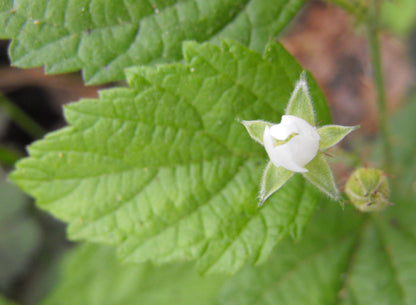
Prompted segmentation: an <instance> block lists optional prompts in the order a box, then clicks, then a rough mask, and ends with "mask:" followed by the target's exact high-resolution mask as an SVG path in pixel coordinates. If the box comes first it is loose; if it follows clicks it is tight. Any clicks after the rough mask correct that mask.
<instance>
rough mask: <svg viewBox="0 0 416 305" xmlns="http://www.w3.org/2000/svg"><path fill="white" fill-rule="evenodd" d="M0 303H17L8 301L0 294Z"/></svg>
mask: <svg viewBox="0 0 416 305" xmlns="http://www.w3.org/2000/svg"><path fill="white" fill-rule="evenodd" d="M0 305H17V303H15V302H12V301H9V300H7V299H6V298H4V297H2V296H1V295H0Z"/></svg>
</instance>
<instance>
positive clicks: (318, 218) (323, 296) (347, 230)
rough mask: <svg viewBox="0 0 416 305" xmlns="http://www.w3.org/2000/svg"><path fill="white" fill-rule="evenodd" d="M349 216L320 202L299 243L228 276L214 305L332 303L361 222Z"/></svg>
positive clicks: (350, 213)
mask: <svg viewBox="0 0 416 305" xmlns="http://www.w3.org/2000/svg"><path fill="white" fill-rule="evenodd" d="M354 214H355V211H353V209H352V208H346V209H345V210H344V211H343V210H341V209H339V207H337V206H336V205H334V204H333V203H332V202H326V203H325V204H322V205H321V206H320V208H319V210H318V211H317V213H315V215H314V216H313V218H312V220H311V222H310V224H309V225H308V227H307V230H306V231H305V234H304V236H303V238H302V240H301V241H300V242H297V243H293V242H292V241H290V240H286V241H285V242H283V243H282V244H281V245H279V249H278V250H276V251H274V252H273V254H272V255H271V257H270V259H269V260H268V261H267V262H266V263H265V264H264V265H262V266H259V267H256V268H254V267H251V266H247V267H246V268H244V269H243V270H242V271H241V272H239V273H238V274H237V275H235V276H234V277H232V278H230V279H229V280H228V281H227V282H226V284H225V285H224V288H223V289H222V291H221V295H220V301H219V302H218V303H219V304H227V305H234V304H236V305H237V304H238V305H266V304H267V305H268V304H270V305H275V304H279V305H291V304H308V305H330V304H337V300H338V297H339V292H340V290H341V289H342V288H343V285H344V282H345V278H344V277H345V273H346V272H347V271H348V269H349V268H350V263H349V260H350V259H351V257H352V255H353V253H354V249H355V248H356V246H357V242H358V240H359V233H360V231H359V230H360V227H361V226H362V225H363V224H364V223H363V219H362V218H361V217H357V216H356V215H354ZM343 275H344V276H343ZM362 304H363V305H364V304H373V303H362ZM374 304H375V303H374Z"/></svg>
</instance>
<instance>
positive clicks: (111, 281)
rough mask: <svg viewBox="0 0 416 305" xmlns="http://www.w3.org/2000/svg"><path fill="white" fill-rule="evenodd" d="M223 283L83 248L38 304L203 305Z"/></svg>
mask: <svg viewBox="0 0 416 305" xmlns="http://www.w3.org/2000/svg"><path fill="white" fill-rule="evenodd" d="M74 271H76V272H74ZM224 280H225V278H224V277H219V276H209V277H203V278H202V277H200V276H199V275H198V274H197V273H196V272H195V270H194V268H193V266H192V265H191V264H175V265H165V266H163V267H154V266H152V265H151V264H142V265H132V264H120V262H119V261H118V259H117V258H116V255H115V252H114V249H111V248H109V247H98V246H94V245H91V244H87V245H83V246H82V247H79V248H78V249H76V250H75V251H74V252H73V253H70V255H67V257H66V258H65V260H64V265H63V270H62V274H61V280H60V281H59V282H58V285H56V287H54V289H53V292H52V293H51V294H50V295H49V296H48V297H47V298H46V300H44V301H43V302H42V303H41V304H42V305H56V304H61V305H78V304H79V305H81V304H88V305H114V304H128V305H136V304H137V305H139V304H140V305H147V304H148V305H154V304H157V305H172V304H175V305H194V304H201V305H209V304H213V301H214V300H215V298H216V296H217V294H218V291H219V290H220V288H221V286H222V284H223V282H224Z"/></svg>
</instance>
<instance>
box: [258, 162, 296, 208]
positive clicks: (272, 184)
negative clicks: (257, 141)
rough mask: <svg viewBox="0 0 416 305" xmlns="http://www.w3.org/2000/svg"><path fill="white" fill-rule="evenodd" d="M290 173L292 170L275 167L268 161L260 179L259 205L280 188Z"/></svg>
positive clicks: (291, 173)
mask: <svg viewBox="0 0 416 305" xmlns="http://www.w3.org/2000/svg"><path fill="white" fill-rule="evenodd" d="M292 175H293V172H292V171H290V170H288V169H286V168H284V167H282V166H279V167H276V166H274V164H273V163H272V162H269V163H268V164H267V166H266V169H265V170H264V174H263V177H262V180H261V188H260V205H262V204H263V203H264V202H265V201H266V199H267V198H269V197H270V196H271V195H272V194H273V193H274V192H276V191H277V190H278V189H280V188H281V187H282V186H283V185H284V184H285V183H286V182H287V180H289V179H290V177H292Z"/></svg>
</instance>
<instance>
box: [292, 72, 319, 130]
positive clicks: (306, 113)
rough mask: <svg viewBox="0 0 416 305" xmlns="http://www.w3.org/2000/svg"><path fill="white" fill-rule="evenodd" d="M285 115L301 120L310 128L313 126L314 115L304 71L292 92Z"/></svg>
mask: <svg viewBox="0 0 416 305" xmlns="http://www.w3.org/2000/svg"><path fill="white" fill-rule="evenodd" d="M286 114H288V115H294V116H297V117H299V118H302V119H304V120H305V121H307V122H308V123H309V124H311V125H312V126H315V114H314V111H313V106H312V99H311V96H310V95H309V89H308V83H307V81H306V72H305V71H303V72H302V74H301V75H300V78H299V80H298V82H297V83H296V87H295V89H294V90H293V93H292V96H291V97H290V100H289V103H288V105H287V108H286Z"/></svg>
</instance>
